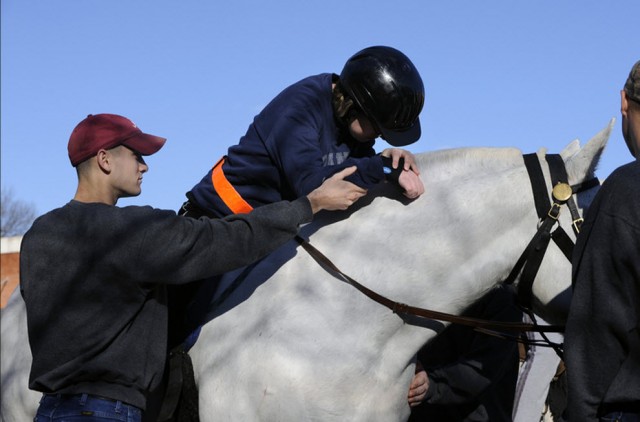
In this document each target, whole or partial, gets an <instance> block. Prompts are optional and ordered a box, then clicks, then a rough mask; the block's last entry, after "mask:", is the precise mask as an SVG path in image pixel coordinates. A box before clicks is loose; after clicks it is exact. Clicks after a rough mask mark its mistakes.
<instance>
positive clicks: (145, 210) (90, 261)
mask: <svg viewBox="0 0 640 422" xmlns="http://www.w3.org/2000/svg"><path fill="white" fill-rule="evenodd" d="M164 143H165V139H164V138H160V137H157V136H153V135H149V134H145V133H143V132H142V131H141V130H140V129H139V128H138V127H137V126H136V125H135V124H134V123H133V122H131V121H130V120H129V119H127V118H125V117H122V116H118V115H113V114H98V115H89V116H88V117H87V118H86V119H84V120H83V121H81V122H80V123H79V124H78V125H77V126H76V128H75V129H74V131H73V132H72V134H71V137H70V139H69V144H68V152H69V158H70V160H71V164H72V165H73V166H74V167H76V170H77V174H78V187H77V191H76V194H75V196H74V198H73V200H71V201H70V202H69V203H68V204H66V205H64V206H63V207H61V208H58V209H55V210H53V211H50V212H48V213H47V214H45V215H43V216H41V217H39V218H38V219H37V220H36V221H35V222H34V223H33V226H32V227H31V228H30V229H29V231H28V232H27V233H26V234H25V235H24V237H23V240H22V245H21V251H20V279H21V292H22V296H23V298H24V301H25V304H26V310H27V323H28V334H29V343H30V347H31V352H32V355H33V363H32V367H31V373H30V376H29V387H30V388H31V389H33V390H36V391H41V392H43V393H44V394H43V397H42V400H41V402H40V406H39V408H38V411H37V416H36V420H37V421H54V420H71V419H73V420H101V421H106V420H114V421H115V420H128V421H140V420H141V418H142V414H143V412H144V411H145V407H146V405H147V398H148V396H149V395H150V394H151V392H154V391H155V390H156V389H157V388H158V387H159V386H160V380H161V377H162V374H163V370H164V367H165V361H166V353H167V319H168V310H167V290H166V286H167V285H169V284H181V283H188V282H190V281H193V280H199V279H204V278H207V277H210V276H213V275H215V274H219V273H223V272H225V271H229V270H231V269H234V268H237V267H241V266H243V265H247V264H249V263H251V262H253V261H255V260H258V259H260V258H261V257H263V256H265V255H266V254H268V253H270V252H272V251H273V250H275V249H276V248H278V247H279V246H280V245H282V244H284V243H285V242H287V241H289V240H291V239H292V238H293V237H294V236H295V235H296V234H297V232H298V229H299V226H300V225H301V224H303V223H307V222H309V221H310V220H311V218H312V215H313V213H315V212H317V211H319V210H322V209H345V208H347V207H348V206H349V205H351V204H352V203H353V202H355V201H356V200H357V199H358V198H360V197H361V196H362V195H364V193H365V191H364V190H363V189H361V188H359V187H357V186H355V185H353V184H352V183H350V182H346V181H344V180H343V179H344V177H347V176H348V175H349V174H350V173H351V172H353V171H355V168H351V169H346V170H345V171H343V172H341V173H338V174H336V175H335V176H334V177H332V178H330V179H328V180H327V181H326V182H325V183H324V184H323V185H322V186H320V187H319V188H318V189H316V190H313V191H311V192H310V193H309V194H308V195H305V196H303V197H301V198H299V199H295V200H293V201H280V202H276V203H274V204H271V205H266V206H264V207H261V208H260V209H259V210H256V211H255V212H252V213H251V214H244V215H237V216H232V217H229V218H226V219H218V220H212V219H201V220H196V219H188V218H182V217H178V216H177V215H176V213H175V212H174V211H165V210H159V209H154V208H151V207H148V206H146V207H140V206H129V207H122V208H121V207H117V206H115V205H116V203H117V201H118V199H119V198H123V197H128V196H136V195H139V194H140V192H141V183H142V177H143V174H144V173H145V172H146V171H147V170H148V167H147V165H146V163H145V161H144V159H143V156H144V155H150V154H153V153H155V152H157V151H158V150H159V149H160V148H161V147H162V146H163V145H164ZM123 417H124V419H122V418H123Z"/></svg>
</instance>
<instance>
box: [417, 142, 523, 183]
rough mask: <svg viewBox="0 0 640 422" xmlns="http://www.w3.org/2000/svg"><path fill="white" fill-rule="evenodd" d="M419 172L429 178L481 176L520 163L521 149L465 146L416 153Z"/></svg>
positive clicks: (444, 178) (519, 164)
mask: <svg viewBox="0 0 640 422" xmlns="http://www.w3.org/2000/svg"><path fill="white" fill-rule="evenodd" d="M416 159H417V161H418V166H419V167H420V171H421V172H427V173H428V174H429V176H430V178H431V179H432V180H447V179H450V178H453V177H464V176H472V177H481V176H482V175H484V174H488V173H495V172H497V171H504V170H509V169H512V168H515V167H517V166H521V165H522V164H523V162H522V152H521V151H520V150H519V149H517V148H497V147H464V148H453V149H444V150H438V151H431V152H425V153H418V154H416Z"/></svg>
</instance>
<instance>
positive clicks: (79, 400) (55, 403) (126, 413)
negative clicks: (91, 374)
mask: <svg viewBox="0 0 640 422" xmlns="http://www.w3.org/2000/svg"><path fill="white" fill-rule="evenodd" d="M33 420H34V422H54V421H55V422H81V421H94V422H95V421H103V422H112V421H121V422H141V421H142V411H141V410H140V409H139V408H137V407H135V406H131V405H129V404H126V403H123V402H121V401H116V400H111V399H107V398H102V397H97V396H92V395H90V394H45V395H43V396H42V399H41V400H40V406H39V407H38V412H37V413H36V417H35V418H34V419H33Z"/></svg>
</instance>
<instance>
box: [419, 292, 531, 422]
mask: <svg viewBox="0 0 640 422" xmlns="http://www.w3.org/2000/svg"><path fill="white" fill-rule="evenodd" d="M465 315H468V316H473V317H475V318H481V319H486V320H491V321H503V322H519V321H521V320H522V311H521V310H520V308H519V307H518V306H517V304H516V295H515V293H514V291H513V288H512V287H511V286H500V287H497V288H496V289H494V290H491V291H490V292H489V293H487V294H486V295H485V296H484V297H483V298H482V299H480V300H479V301H478V302H476V303H475V304H473V305H472V306H471V307H469V309H467V310H466V311H465ZM418 362H419V363H420V366H419V368H418V373H421V372H424V373H425V374H426V376H427V378H428V381H427V393H426V396H425V397H424V400H422V402H421V403H419V404H417V405H416V406H413V407H412V408H411V417H410V418H409V422H423V421H424V422H427V421H447V422H462V421H465V422H480V421H482V422H508V421H511V420H512V419H511V413H512V407H513V400H514V397H515V388H516V382H517V379H518V365H519V355H518V346H517V343H516V342H515V341H514V340H513V339H509V338H503V337H499V336H494V335H489V334H486V333H481V332H477V331H474V329H473V328H472V327H468V326H464V325H456V324H452V325H450V326H448V327H447V328H446V329H445V330H444V331H443V332H442V333H440V334H439V335H438V336H437V337H436V338H435V339H433V340H431V341H430V342H429V343H427V345H426V346H425V347H423V348H422V349H421V350H420V351H419V352H418Z"/></svg>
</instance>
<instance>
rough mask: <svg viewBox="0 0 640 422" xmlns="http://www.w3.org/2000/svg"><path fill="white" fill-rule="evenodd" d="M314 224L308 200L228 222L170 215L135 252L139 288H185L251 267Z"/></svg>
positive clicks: (154, 226) (271, 206)
mask: <svg viewBox="0 0 640 422" xmlns="http://www.w3.org/2000/svg"><path fill="white" fill-rule="evenodd" d="M311 219H312V212H311V205H310V203H309V200H308V199H307V198H306V197H302V198H300V199H298V200H296V201H293V202H288V201H281V202H277V203H274V204H269V205H265V206H262V207H259V208H256V209H255V210H254V211H252V212H251V213H249V214H236V215H232V216H229V217H226V218H224V219H208V218H201V219H191V218H184V217H178V216H176V215H175V213H172V212H166V213H164V214H161V215H159V216H157V217H155V218H154V219H153V221H152V222H150V223H149V222H147V223H149V224H146V227H147V228H146V229H145V230H144V232H143V239H142V240H141V242H140V247H139V250H138V251H137V259H136V260H135V261H136V264H135V266H136V270H135V271H134V273H135V274H137V276H136V278H137V279H138V281H140V282H156V283H170V284H182V283H187V282H191V281H195V280H199V279H203V278H207V277H211V276H213V275H216V274H221V273H224V272H227V271H230V270H232V269H235V268H239V267H242V266H244V265H248V264H250V263H252V262H254V261H257V260H258V259H261V258H263V257H264V256H266V255H268V254H269V253H271V252H273V251H274V250H276V249H277V248H278V247H280V246H282V245H283V244H284V243H286V242H287V241H289V240H291V239H292V238H293V237H294V236H295V235H296V234H297V233H298V230H299V228H300V225H301V224H304V223H307V222H310V221H311Z"/></svg>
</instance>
